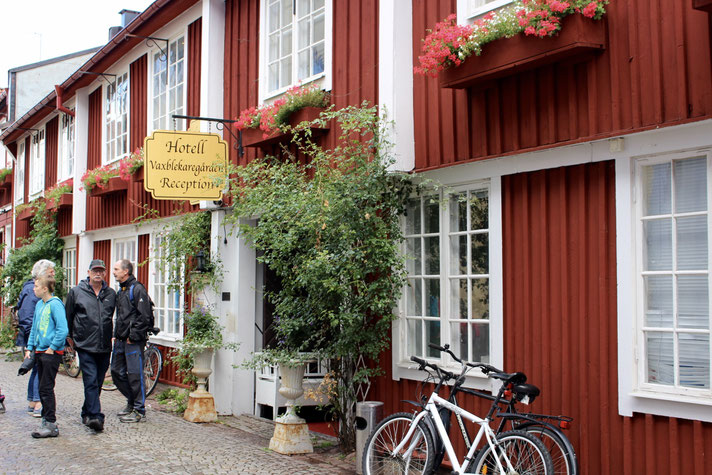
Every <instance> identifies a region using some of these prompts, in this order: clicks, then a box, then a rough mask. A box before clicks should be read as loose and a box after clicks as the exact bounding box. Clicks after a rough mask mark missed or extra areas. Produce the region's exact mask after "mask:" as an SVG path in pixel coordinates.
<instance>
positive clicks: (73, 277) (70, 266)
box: [62, 247, 77, 289]
mask: <svg viewBox="0 0 712 475" xmlns="http://www.w3.org/2000/svg"><path fill="white" fill-rule="evenodd" d="M62 267H63V268H64V274H65V277H66V285H67V289H71V288H72V287H74V286H75V285H77V248H75V247H72V248H65V249H64V251H63V252H62Z"/></svg>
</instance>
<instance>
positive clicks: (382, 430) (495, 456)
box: [363, 356, 554, 475]
mask: <svg viewBox="0 0 712 475" xmlns="http://www.w3.org/2000/svg"><path fill="white" fill-rule="evenodd" d="M411 361H414V362H416V363H418V365H419V366H420V369H421V370H426V368H430V369H432V370H434V371H435V372H436V373H437V376H438V379H439V382H438V384H437V386H436V387H435V390H434V391H433V393H432V394H431V395H430V398H429V399H428V401H427V403H426V404H425V405H424V407H423V406H422V405H421V407H422V408H423V409H422V410H421V411H420V412H418V413H417V414H409V413H397V414H393V415H391V416H389V417H387V418H385V419H384V420H383V421H381V423H380V424H378V425H377V426H376V428H375V429H374V431H373V433H372V434H371V436H370V437H369V439H368V441H367V442H366V447H365V449H364V455H363V473H364V474H366V475H376V474H378V475H380V474H427V473H431V472H432V471H433V468H434V465H435V460H436V458H437V454H438V452H439V451H440V447H444V449H445V452H446V453H447V455H448V457H449V458H450V462H451V463H452V466H453V472H452V473H455V474H464V473H474V474H487V475H491V474H501V475H504V474H506V475H524V474H528V475H534V474H537V475H551V474H552V473H554V468H553V462H552V460H551V455H550V454H549V453H548V451H547V450H546V447H545V446H544V444H543V443H542V442H541V441H540V440H539V439H537V438H536V437H534V436H532V435H530V434H528V433H526V432H523V431H518V430H512V431H508V432H503V433H501V434H495V432H494V431H493V430H492V428H491V427H490V422H491V421H492V417H493V414H494V413H495V411H496V409H497V404H498V402H499V400H500V399H501V398H502V397H503V395H504V388H505V387H506V385H507V384H508V382H507V381H505V383H507V384H503V385H502V389H500V391H499V395H498V396H497V397H496V398H495V400H494V401H493V403H492V406H491V408H490V410H489V412H488V414H487V416H485V417H484V418H481V417H478V416H477V415H475V414H472V413H470V412H468V411H466V410H464V409H462V408H461V407H459V406H457V405H455V404H452V403H451V402H449V401H447V400H446V399H443V398H441V397H440V396H439V395H438V391H439V390H440V388H441V387H442V386H443V385H444V384H445V383H446V382H447V381H448V380H451V379H453V380H456V382H455V384H456V385H458V384H459V385H461V384H462V383H463V382H464V381H465V374H466V373H467V371H468V370H469V368H473V367H477V365H473V364H467V365H466V364H464V363H463V364H462V366H463V369H462V372H461V374H460V375H459V376H457V375H455V374H453V373H451V372H449V371H447V370H444V369H441V368H439V367H438V366H437V365H435V364H432V363H428V362H426V361H425V360H422V359H420V358H417V357H415V356H412V357H411ZM502 374H503V375H507V376H508V377H509V378H515V377H516V375H517V374H518V373H514V374H511V375H509V374H507V373H502ZM449 411H452V412H453V413H455V414H459V415H460V416H461V417H463V418H465V419H467V420H469V421H471V422H473V423H474V424H476V425H479V430H478V432H477V436H476V437H475V440H474V442H473V443H472V445H471V446H470V449H469V450H468V452H467V454H466V455H465V457H464V458H463V459H462V460H459V459H458V458H457V455H456V453H455V449H454V448H453V446H452V442H451V441H450V437H449V436H448V432H447V430H446V429H445V424H444V422H443V419H442V416H441V412H443V413H444V414H445V415H446V417H450V412H449ZM483 439H484V441H485V443H484V445H483V446H482V448H480V449H479V450H478V447H479V445H480V442H481V441H482V440H483ZM436 444H438V445H436ZM439 444H442V446H440V445H439Z"/></svg>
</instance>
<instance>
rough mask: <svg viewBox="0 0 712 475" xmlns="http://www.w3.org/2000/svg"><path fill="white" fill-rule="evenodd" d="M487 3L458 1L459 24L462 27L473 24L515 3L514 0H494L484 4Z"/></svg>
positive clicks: (467, 0) (468, 0)
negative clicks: (480, 18)
mask: <svg viewBox="0 0 712 475" xmlns="http://www.w3.org/2000/svg"><path fill="white" fill-rule="evenodd" d="M485 1H486V0H457V23H458V24H460V25H466V24H472V23H473V22H474V21H475V20H476V19H477V17H479V16H481V15H484V14H485V13H487V12H491V11H492V10H496V9H497V8H501V7H503V6H505V5H508V4H510V3H513V2H514V0H493V1H491V2H489V3H484V2H485Z"/></svg>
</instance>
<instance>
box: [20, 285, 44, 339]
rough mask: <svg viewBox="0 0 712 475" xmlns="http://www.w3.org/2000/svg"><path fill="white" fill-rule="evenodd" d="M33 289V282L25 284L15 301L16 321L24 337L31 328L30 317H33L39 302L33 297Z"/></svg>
mask: <svg viewBox="0 0 712 475" xmlns="http://www.w3.org/2000/svg"><path fill="white" fill-rule="evenodd" d="M34 287H35V281H34V280H33V279H30V280H28V281H27V282H25V283H24V284H23V285H22V290H21V291H20V298H19V299H18V300H17V320H18V323H19V326H20V329H22V331H23V332H24V334H25V335H27V333H29V331H30V328H32V317H33V316H34V315H35V307H36V306H37V302H38V301H39V299H38V298H37V296H36V295H35V290H34Z"/></svg>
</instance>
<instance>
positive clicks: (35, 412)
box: [32, 406, 42, 417]
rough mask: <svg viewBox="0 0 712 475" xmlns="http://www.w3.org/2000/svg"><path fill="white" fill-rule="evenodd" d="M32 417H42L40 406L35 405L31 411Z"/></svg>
mask: <svg viewBox="0 0 712 475" xmlns="http://www.w3.org/2000/svg"><path fill="white" fill-rule="evenodd" d="M32 417H42V406H35V409H34V410H33V411H32Z"/></svg>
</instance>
